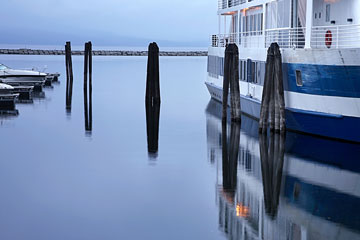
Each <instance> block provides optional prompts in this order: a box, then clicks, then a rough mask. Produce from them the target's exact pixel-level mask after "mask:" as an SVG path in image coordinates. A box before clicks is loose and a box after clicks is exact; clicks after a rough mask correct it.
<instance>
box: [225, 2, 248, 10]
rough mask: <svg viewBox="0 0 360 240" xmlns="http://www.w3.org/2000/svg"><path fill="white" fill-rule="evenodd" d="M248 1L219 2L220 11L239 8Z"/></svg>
mask: <svg viewBox="0 0 360 240" xmlns="http://www.w3.org/2000/svg"><path fill="white" fill-rule="evenodd" d="M245 2H246V0H218V9H220V10H221V9H226V8H231V7H235V6H238V5H239V4H240V3H245Z"/></svg>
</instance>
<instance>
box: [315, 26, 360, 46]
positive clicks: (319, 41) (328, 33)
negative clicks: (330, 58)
mask: <svg viewBox="0 0 360 240" xmlns="http://www.w3.org/2000/svg"><path fill="white" fill-rule="evenodd" d="M359 39H360V24H351V25H338V26H314V27H312V29H311V48H331V49H337V48H359V47H360V41H359Z"/></svg>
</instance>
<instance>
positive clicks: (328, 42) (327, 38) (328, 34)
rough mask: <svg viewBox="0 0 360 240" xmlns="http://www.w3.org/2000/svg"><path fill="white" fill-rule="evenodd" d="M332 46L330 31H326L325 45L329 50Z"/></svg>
mask: <svg viewBox="0 0 360 240" xmlns="http://www.w3.org/2000/svg"><path fill="white" fill-rule="evenodd" d="M331 44H332V33H331V31H330V30H327V31H326V33H325V45H326V47H327V48H330V47H331Z"/></svg>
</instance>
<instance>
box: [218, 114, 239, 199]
mask: <svg viewBox="0 0 360 240" xmlns="http://www.w3.org/2000/svg"><path fill="white" fill-rule="evenodd" d="M221 139H222V174H223V189H224V190H225V192H227V193H228V194H230V195H229V197H233V194H234V191H235V189H236V183H237V164H238V155H239V145H240V123H238V122H231V129H230V142H229V145H228V141H227V122H226V121H222V138H221Z"/></svg>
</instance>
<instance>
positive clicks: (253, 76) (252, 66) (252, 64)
mask: <svg viewBox="0 0 360 240" xmlns="http://www.w3.org/2000/svg"><path fill="white" fill-rule="evenodd" d="M255 70H256V69H255V62H252V63H251V78H252V79H251V82H253V83H256V74H255Z"/></svg>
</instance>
